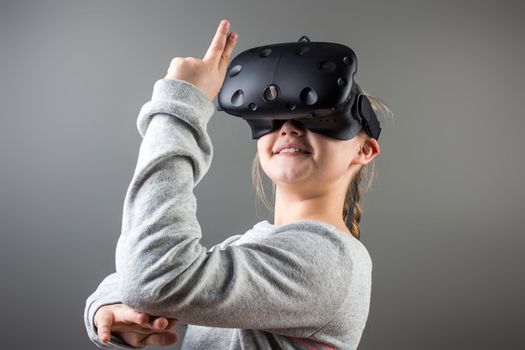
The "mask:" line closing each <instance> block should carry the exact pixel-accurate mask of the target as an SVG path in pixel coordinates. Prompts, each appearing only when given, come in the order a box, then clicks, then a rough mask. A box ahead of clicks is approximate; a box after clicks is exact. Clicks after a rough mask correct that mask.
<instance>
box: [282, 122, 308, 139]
mask: <svg viewBox="0 0 525 350" xmlns="http://www.w3.org/2000/svg"><path fill="white" fill-rule="evenodd" d="M304 132H305V128H304V125H303V123H301V122H300V121H297V120H291V119H290V120H287V121H286V123H284V124H283V125H282V126H281V130H280V131H279V133H280V135H286V134H294V135H297V136H302V135H304Z"/></svg>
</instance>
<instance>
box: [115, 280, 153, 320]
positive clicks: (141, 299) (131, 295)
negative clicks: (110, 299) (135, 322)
mask: <svg viewBox="0 0 525 350" xmlns="http://www.w3.org/2000/svg"><path fill="white" fill-rule="evenodd" d="M156 290H157V289H156V288H154V286H152V284H151V283H147V282H145V280H144V278H142V277H141V276H138V275H137V274H130V275H126V277H123V278H122V279H121V285H120V297H121V300H122V303H123V304H125V305H127V306H128V307H130V308H132V309H133V310H136V311H141V312H146V313H154V311H155V309H156V307H155V304H157V302H158V297H155V295H157V294H158V293H157V292H156Z"/></svg>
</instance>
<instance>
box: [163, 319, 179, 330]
mask: <svg viewBox="0 0 525 350" xmlns="http://www.w3.org/2000/svg"><path fill="white" fill-rule="evenodd" d="M178 321H179V320H177V319H176V318H168V326H167V327H166V328H165V329H166V330H168V329H171V328H173V327H175V326H176V325H177V322H178Z"/></svg>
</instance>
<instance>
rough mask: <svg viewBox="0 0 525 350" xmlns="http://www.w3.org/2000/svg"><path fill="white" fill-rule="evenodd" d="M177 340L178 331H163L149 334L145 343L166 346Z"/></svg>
mask: <svg viewBox="0 0 525 350" xmlns="http://www.w3.org/2000/svg"><path fill="white" fill-rule="evenodd" d="M177 340H179V336H178V335H177V334H176V333H171V332H162V333H154V334H152V335H150V336H148V337H147V338H146V339H145V340H144V343H145V345H160V346H166V345H171V344H174V343H176V342H177Z"/></svg>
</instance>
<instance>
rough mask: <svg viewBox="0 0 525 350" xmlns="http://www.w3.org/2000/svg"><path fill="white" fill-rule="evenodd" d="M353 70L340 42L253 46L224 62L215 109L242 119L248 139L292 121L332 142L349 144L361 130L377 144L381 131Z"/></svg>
mask: <svg viewBox="0 0 525 350" xmlns="http://www.w3.org/2000/svg"><path fill="white" fill-rule="evenodd" d="M356 72H357V57H356V55H355V53H354V51H353V50H352V49H350V48H349V47H347V46H344V45H341V44H336V43H329V42H311V41H310V39H308V37H306V36H303V37H301V38H300V39H299V41H298V42H296V43H293V42H292V43H281V44H272V45H265V46H259V47H255V48H252V49H249V50H246V51H244V52H241V53H240V54H238V55H237V56H235V58H234V59H233V60H232V61H231V62H230V65H229V66H228V70H227V73H226V77H225V80H224V83H223V85H222V88H221V90H220V92H219V96H218V103H219V106H218V108H217V109H218V110H219V111H221V110H222V111H224V112H226V113H228V114H231V115H233V116H236V117H241V118H243V119H244V120H246V121H247V122H248V124H249V125H250V128H251V130H252V139H258V138H259V137H261V136H263V135H265V134H268V133H270V132H272V131H275V130H277V129H279V128H280V127H281V126H282V125H283V124H284V123H285V122H286V121H287V120H290V119H293V120H294V121H297V122H300V123H301V124H302V125H303V126H304V127H305V128H307V129H308V130H310V131H312V132H315V133H319V134H323V135H326V136H329V137H333V138H336V139H340V140H350V139H351V138H353V137H354V136H356V135H357V133H358V132H359V131H360V130H361V129H362V128H364V129H365V131H366V132H367V133H368V135H370V136H371V137H373V138H374V139H376V140H377V139H378V137H379V134H380V132H381V127H380V125H379V121H378V120H377V117H376V114H375V113H374V111H373V109H372V106H371V104H370V101H369V100H368V98H367V97H366V96H365V95H364V94H363V91H362V90H361V88H360V87H359V85H357V83H356V82H355V79H354V76H355V74H356Z"/></svg>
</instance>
